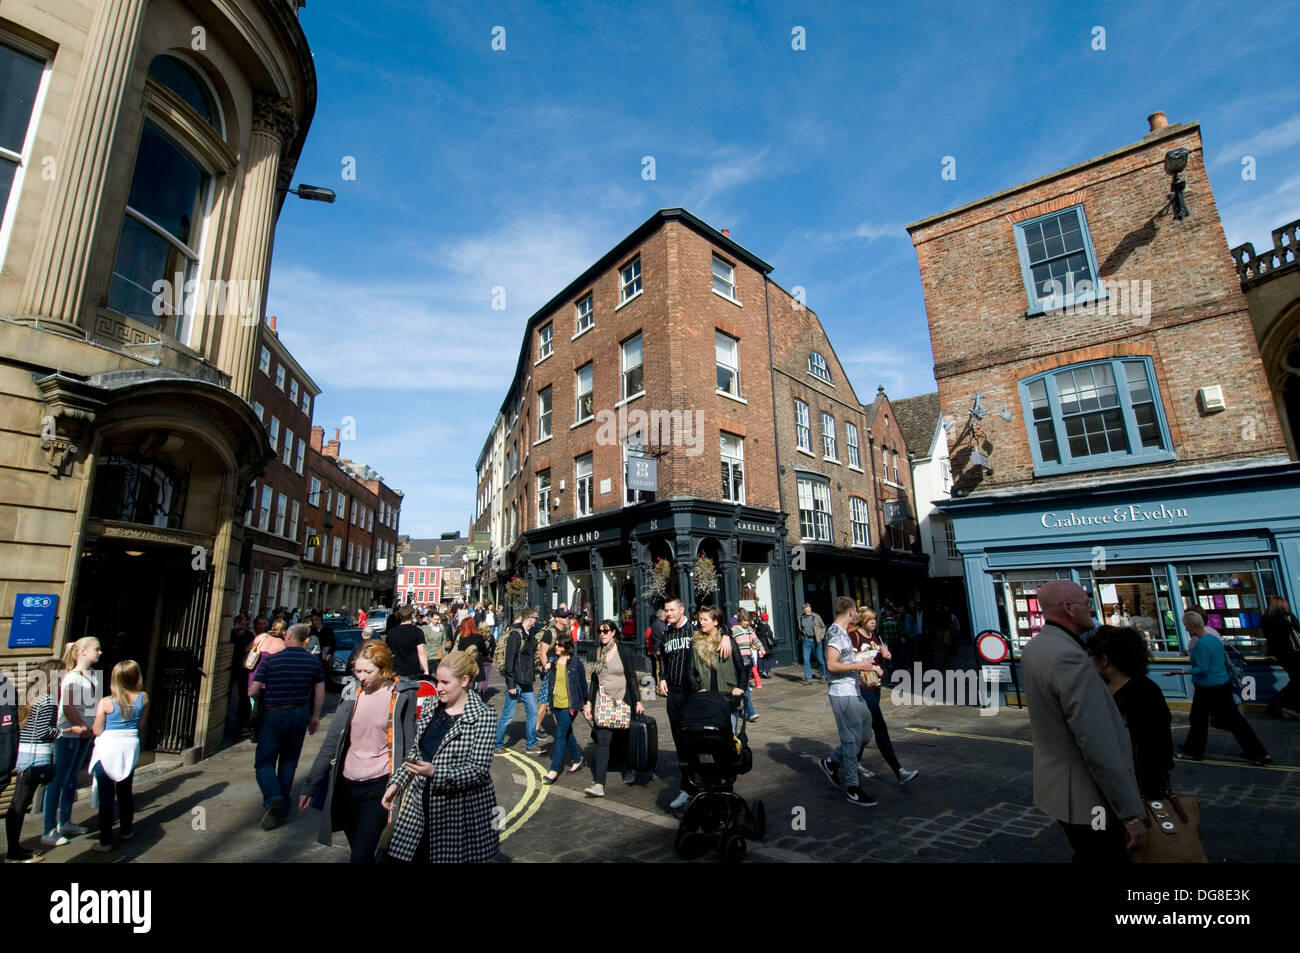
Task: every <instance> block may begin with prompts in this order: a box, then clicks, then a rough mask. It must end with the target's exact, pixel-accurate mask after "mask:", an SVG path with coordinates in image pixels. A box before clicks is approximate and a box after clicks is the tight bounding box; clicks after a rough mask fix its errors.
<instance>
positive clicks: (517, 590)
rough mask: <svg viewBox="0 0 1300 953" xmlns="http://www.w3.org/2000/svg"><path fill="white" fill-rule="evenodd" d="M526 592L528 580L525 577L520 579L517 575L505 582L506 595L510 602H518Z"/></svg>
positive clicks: (521, 600)
mask: <svg viewBox="0 0 1300 953" xmlns="http://www.w3.org/2000/svg"><path fill="white" fill-rule="evenodd" d="M527 592H528V580H526V579H520V578H519V577H518V576H514V577H513V578H511V580H510V581H509V582H508V583H506V595H507V596H508V597H509V598H510V602H511V603H512V604H516V605H517V604H518V603H520V602H523V600H524V596H525V595H526V594H527Z"/></svg>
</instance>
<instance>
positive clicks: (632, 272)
mask: <svg viewBox="0 0 1300 953" xmlns="http://www.w3.org/2000/svg"><path fill="white" fill-rule="evenodd" d="M629 289H630V290H629ZM641 291H642V285H641V256H640V255H637V256H636V257H635V258H633V259H632V260H631V261H629V262H628V263H627V264H626V265H624V266H623V267H622V268H620V269H619V270H618V306H619V307H620V308H621V307H623V305H625V304H627V303H628V302H629V301H631V300H632V299H633V298H635V297H637V296H638V295H640V294H641Z"/></svg>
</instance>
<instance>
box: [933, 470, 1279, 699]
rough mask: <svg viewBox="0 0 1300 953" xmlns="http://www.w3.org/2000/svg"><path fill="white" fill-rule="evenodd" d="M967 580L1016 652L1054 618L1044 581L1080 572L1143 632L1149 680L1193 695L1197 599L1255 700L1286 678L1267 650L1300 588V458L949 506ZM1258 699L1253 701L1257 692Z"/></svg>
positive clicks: (1120, 621)
mask: <svg viewBox="0 0 1300 953" xmlns="http://www.w3.org/2000/svg"><path fill="white" fill-rule="evenodd" d="M940 509H942V510H943V511H944V512H946V513H948V514H949V515H950V516H951V517H952V521H953V529H954V535H955V536H956V544H957V549H958V551H959V552H960V553H961V556H962V560H963V565H964V570H965V579H966V596H967V603H968V606H969V609H970V614H971V620H972V625H973V630H974V631H975V632H980V631H983V630H985V629H995V630H997V631H1000V632H1003V633H1004V634H1006V635H1008V636H1009V637H1010V641H1011V643H1012V649H1013V654H1014V656H1015V657H1016V658H1017V659H1018V658H1019V655H1020V649H1021V647H1022V646H1023V645H1024V643H1025V642H1026V641H1027V640H1028V639H1029V638H1031V637H1032V636H1033V635H1034V634H1035V633H1036V632H1037V631H1038V629H1039V628H1040V627H1041V626H1042V624H1043V619H1042V615H1041V612H1040V611H1039V606H1038V600H1037V589H1038V586H1040V585H1041V584H1042V583H1043V582H1045V581H1047V580H1048V579H1056V578H1064V579H1073V580H1074V581H1076V582H1078V583H1079V584H1080V585H1082V586H1083V587H1084V589H1086V590H1087V591H1088V592H1089V593H1090V594H1091V595H1092V598H1093V610H1094V616H1095V617H1096V618H1098V619H1099V620H1100V621H1102V622H1107V623H1111V624H1116V625H1131V626H1134V627H1136V628H1138V629H1141V630H1142V631H1143V632H1144V633H1145V634H1146V637H1147V642H1148V645H1149V647H1150V649H1151V655H1152V659H1153V665H1152V667H1151V671H1150V675H1151V677H1152V679H1153V680H1154V681H1155V682H1156V684H1158V685H1160V686H1161V688H1162V689H1164V692H1165V695H1166V696H1168V698H1169V699H1170V700H1171V701H1190V700H1191V696H1192V683H1191V678H1190V677H1188V676H1184V675H1174V676H1169V675H1166V674H1164V673H1166V672H1168V671H1169V670H1171V669H1177V668H1185V667H1186V666H1187V631H1186V629H1185V627H1184V626H1183V622H1182V615H1183V611H1184V610H1185V609H1186V608H1196V609H1198V610H1199V611H1200V612H1201V614H1202V615H1204V616H1205V617H1206V619H1207V624H1208V625H1209V626H1210V627H1211V628H1213V629H1216V630H1217V631H1218V632H1219V633H1220V634H1221V635H1222V636H1223V637H1224V640H1225V642H1228V643H1230V644H1233V645H1236V646H1237V648H1238V649H1240V651H1241V652H1242V654H1243V655H1244V656H1245V657H1246V660H1247V667H1248V672H1249V674H1251V675H1253V676H1254V677H1255V686H1256V698H1255V699H1253V700H1254V701H1257V702H1266V701H1268V700H1269V699H1270V698H1271V697H1273V696H1275V695H1276V694H1277V692H1278V690H1279V689H1280V688H1281V686H1282V685H1284V684H1285V683H1286V677H1287V676H1286V673H1285V672H1283V671H1282V669H1281V668H1279V667H1278V666H1277V665H1275V664H1273V663H1272V662H1271V660H1269V659H1267V651H1266V649H1265V645H1264V635H1263V630H1262V628H1261V616H1262V614H1263V612H1264V610H1265V608H1267V604H1268V597H1269V596H1271V595H1274V594H1280V595H1282V596H1284V597H1285V598H1286V599H1287V600H1288V601H1289V602H1291V604H1292V606H1293V607H1294V606H1295V605H1296V596H1297V595H1300V464H1297V463H1293V462H1291V461H1289V460H1279V459H1278V458H1271V459H1269V460H1267V461H1265V462H1263V463H1259V462H1251V461H1236V462H1230V463H1225V464H1221V465H1219V466H1217V467H1214V468H1207V467H1197V468H1194V469H1188V470H1184V471H1181V472H1175V473H1167V474H1163V475H1161V476H1135V477H1118V478H1116V477H1107V478H1106V479H1104V480H1099V481H1096V482H1095V483H1092V484H1086V483H1082V482H1076V481H1070V483H1069V485H1064V484H1062V483H1059V482H1057V483H1054V485H1051V486H1046V487H1030V488H1015V489H1010V490H997V491H990V492H987V493H983V494H979V495H976V496H971V497H964V498H960V499H953V500H948V501H944V502H942V503H941V504H940ZM1247 700H1248V701H1249V700H1250V699H1247Z"/></svg>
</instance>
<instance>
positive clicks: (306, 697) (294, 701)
mask: <svg viewBox="0 0 1300 953" xmlns="http://www.w3.org/2000/svg"><path fill="white" fill-rule="evenodd" d="M253 681H255V682H261V683H262V684H263V685H265V686H266V691H265V693H264V694H263V696H262V704H264V705H266V707H267V708H284V707H288V706H291V705H309V704H311V701H312V696H313V694H314V690H315V687H316V685H317V684H318V683H320V682H323V681H325V673H324V671H322V670H321V667H320V659H318V658H317V657H316V656H314V655H312V654H311V653H310V652H308V651H307V650H306V649H304V648H302V647H301V646H295V645H291V646H287V647H286V648H285V649H284V651H282V652H277V653H276V654H274V655H268V656H267V657H266V658H264V659H263V660H262V664H261V665H259V666H258V667H257V673H256V674H255V675H254V676H253Z"/></svg>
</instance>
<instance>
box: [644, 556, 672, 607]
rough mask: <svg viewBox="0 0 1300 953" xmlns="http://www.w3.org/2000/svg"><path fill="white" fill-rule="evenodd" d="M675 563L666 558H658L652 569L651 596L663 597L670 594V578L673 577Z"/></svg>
mask: <svg viewBox="0 0 1300 953" xmlns="http://www.w3.org/2000/svg"><path fill="white" fill-rule="evenodd" d="M672 574H673V564H672V563H670V562H669V561H668V560H666V559H662V558H661V559H657V560H655V564H654V566H653V567H651V569H650V585H649V590H650V596H651V597H652V598H656V599H662V598H663V597H664V596H666V595H667V594H668V580H669V579H671V578H672Z"/></svg>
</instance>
